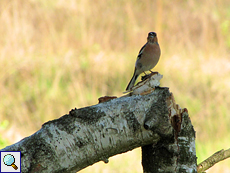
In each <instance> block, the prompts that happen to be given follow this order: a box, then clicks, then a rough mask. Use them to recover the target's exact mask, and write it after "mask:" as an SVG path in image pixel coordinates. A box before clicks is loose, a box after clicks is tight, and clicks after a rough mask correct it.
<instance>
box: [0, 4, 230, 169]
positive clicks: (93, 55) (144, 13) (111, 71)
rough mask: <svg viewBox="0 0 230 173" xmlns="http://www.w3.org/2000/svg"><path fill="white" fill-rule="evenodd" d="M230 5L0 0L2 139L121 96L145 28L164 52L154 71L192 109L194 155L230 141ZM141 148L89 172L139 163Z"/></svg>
mask: <svg viewBox="0 0 230 173" xmlns="http://www.w3.org/2000/svg"><path fill="white" fill-rule="evenodd" d="M229 6H230V2H229V1H227V0H222V1H212V2H209V1H203V0H202V1H199V2H195V1H194V2H193V1H184V0H178V1H176V2H169V1H166V0H162V1H160V0H156V1H154V2H152V1H150V0H149V1H145V2H139V1H131V0H127V1H124V2H123V1H98V2H96V1H95V2H94V1H93V2H91V1H72V0H67V1H64V0H58V1H57V0H50V1H46V0H38V1H35V0H29V1H28V0H12V1H7V0H2V1H0V23H1V27H0V35H1V37H0V120H1V121H0V122H1V123H2V122H3V121H7V122H8V125H7V128H5V129H1V130H0V131H1V138H0V141H3V142H0V146H1V147H4V146H6V145H8V144H12V143H14V142H16V141H18V140H19V139H22V138H23V137H25V136H28V135H31V134H32V133H34V132H35V131H36V130H38V129H40V127H41V125H42V123H44V122H46V121H48V120H52V119H55V118H58V117H60V116H62V115H64V114H66V113H68V111H69V110H71V109H72V108H74V107H77V108H79V107H85V106H88V105H93V104H97V98H98V97H101V96H104V95H116V96H121V95H122V92H123V91H124V90H125V88H126V85H127V83H128V82H129V80H130V78H131V76H132V73H133V69H134V63H135V59H136V56H137V54H138V51H139V49H140V48H141V46H143V44H144V43H145V42H146V37H147V33H148V32H149V31H156V32H157V34H158V38H159V43H160V46H161V49H162V56H161V59H160V61H159V63H158V65H157V66H156V68H155V69H154V71H159V72H160V73H161V74H163V75H164V77H163V79H162V81H161V86H167V87H169V88H170V91H171V92H173V93H174V96H175V98H176V102H177V103H178V104H179V105H180V106H181V107H186V108H188V110H189V114H190V117H191V120H192V123H193V125H194V128H195V130H196V132H197V133H196V134H197V140H196V146H197V155H198V160H199V161H201V160H202V159H204V158H206V157H208V156H209V155H210V154H212V153H214V152H215V151H217V150H219V149H221V148H224V149H227V148H228V147H229V145H228V142H227V139H229V136H230V133H229V131H230V126H229V123H228V122H229V121H230V109H229V105H230V95H229V90H230V82H229V78H230V60H229V52H230V44H229V43H230V41H229V40H230V35H229V32H228V31H229V30H230V25H229V21H230V9H229V8H228V7H229ZM13 132H17V133H13ZM222 141H224V142H222ZM136 152H137V151H134V152H129V153H128V154H127V157H130V156H128V155H129V154H130V155H131V158H132V157H134V158H135V159H131V160H132V162H130V161H129V160H130V159H129V158H127V157H126V155H119V156H116V157H119V159H118V160H119V161H120V160H121V162H118V161H117V160H116V159H115V160H114V161H113V159H111V161H110V163H109V164H107V165H105V164H101V163H100V164H99V166H98V164H96V165H94V166H92V167H91V168H90V169H91V170H90V171H89V172H97V170H99V172H113V171H114V172H122V171H123V172H135V171H137V172H140V171H141V166H140V158H139V154H138V153H136ZM116 157H115V158H116ZM127 160H128V161H127ZM116 163H118V164H117V165H116ZM135 165H137V167H135ZM228 165H229V164H228V163H225V162H222V163H219V164H217V165H216V166H215V169H216V170H219V168H220V167H221V169H222V172H223V168H224V169H225V170H227V169H228V170H229V169H230V168H229V167H228ZM130 169H132V170H131V171H130ZM86 170H87V169H86ZM102 170H103V171H102ZM128 170H129V171H128ZM210 172H215V171H210Z"/></svg>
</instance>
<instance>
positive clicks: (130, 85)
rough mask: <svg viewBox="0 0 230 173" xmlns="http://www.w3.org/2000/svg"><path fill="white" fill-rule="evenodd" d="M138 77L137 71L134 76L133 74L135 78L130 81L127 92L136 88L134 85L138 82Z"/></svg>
mask: <svg viewBox="0 0 230 173" xmlns="http://www.w3.org/2000/svg"><path fill="white" fill-rule="evenodd" d="M138 76H139V74H136V69H135V71H134V74H133V77H132V79H131V80H130V82H129V84H128V86H127V88H126V91H128V90H130V89H131V88H132V87H133V86H134V84H135V82H136V80H137V78H138Z"/></svg>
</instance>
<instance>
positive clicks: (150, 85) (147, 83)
mask: <svg viewBox="0 0 230 173" xmlns="http://www.w3.org/2000/svg"><path fill="white" fill-rule="evenodd" d="M162 78H163V75H161V74H160V73H158V72H153V73H150V74H149V75H147V76H144V78H143V80H142V81H140V82H138V83H137V84H136V85H135V86H133V87H132V88H131V90H129V91H125V92H124V93H128V92H130V93H129V94H128V95H127V96H131V95H138V94H140V95H146V94H149V93H151V92H153V91H154V90H155V87H158V86H160V80H161V79H162Z"/></svg>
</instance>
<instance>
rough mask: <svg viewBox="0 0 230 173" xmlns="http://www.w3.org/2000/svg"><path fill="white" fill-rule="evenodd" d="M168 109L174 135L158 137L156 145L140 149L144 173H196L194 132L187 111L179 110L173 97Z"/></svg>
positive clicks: (169, 101)
mask: <svg viewBox="0 0 230 173" xmlns="http://www.w3.org/2000/svg"><path fill="white" fill-rule="evenodd" d="M168 108H169V116H170V119H171V123H172V127H173V128H174V135H173V136H171V137H164V136H162V135H160V136H161V140H160V141H158V142H157V143H156V144H151V145H146V146H143V147H142V166H143V170H144V173H155V172H159V173H161V172H162V173H166V172H167V173H174V172H178V173H181V172H183V173H184V172H187V173H196V172H197V168H196V163H197V158H196V149H195V131H194V129H193V126H192V124H191V121H190V118H189V116H188V112H187V109H183V110H182V109H180V108H179V106H178V105H176V104H175V100H174V98H173V95H171V98H169V100H168Z"/></svg>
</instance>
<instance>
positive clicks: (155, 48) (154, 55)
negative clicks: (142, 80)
mask: <svg viewBox="0 0 230 173" xmlns="http://www.w3.org/2000/svg"><path fill="white" fill-rule="evenodd" d="M160 55H161V49H160V46H159V43H158V39H157V34H156V33H155V32H149V33H148V37H147V43H146V44H145V45H144V46H143V47H142V48H141V50H140V51H139V54H138V56H137V60H136V63H135V69H134V73H133V77H132V78H131V80H130V82H129V84H128V86H127V88H126V91H130V89H131V88H132V87H133V86H134V84H135V82H136V80H137V78H138V76H139V75H140V74H141V73H145V71H150V72H152V71H151V69H152V68H153V67H155V66H156V65H157V63H158V61H159V59H160ZM145 74H146V73H145Z"/></svg>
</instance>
